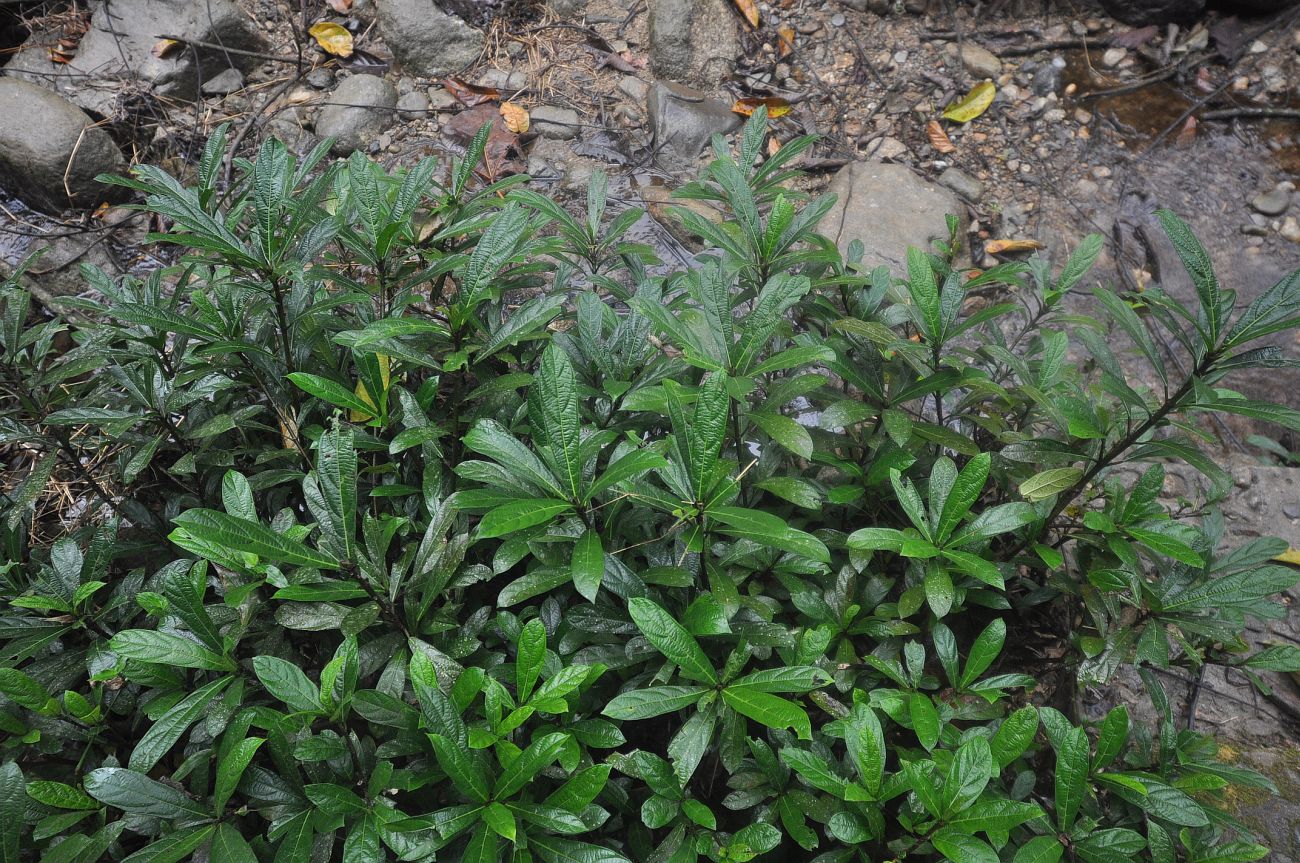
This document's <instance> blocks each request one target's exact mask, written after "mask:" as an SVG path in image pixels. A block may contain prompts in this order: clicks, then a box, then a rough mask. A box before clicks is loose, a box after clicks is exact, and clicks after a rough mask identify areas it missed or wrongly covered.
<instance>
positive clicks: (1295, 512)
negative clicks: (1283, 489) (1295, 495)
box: [1282, 503, 1300, 518]
mask: <svg viewBox="0 0 1300 863" xmlns="http://www.w3.org/2000/svg"><path fill="white" fill-rule="evenodd" d="M1282 514H1283V515H1284V516H1286V517H1287V518H1300V504H1297V503H1284V504H1282Z"/></svg>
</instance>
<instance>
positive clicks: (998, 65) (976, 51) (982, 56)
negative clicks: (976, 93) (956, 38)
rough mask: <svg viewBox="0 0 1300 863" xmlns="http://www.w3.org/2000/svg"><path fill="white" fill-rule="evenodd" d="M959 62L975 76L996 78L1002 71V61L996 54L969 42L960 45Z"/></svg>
mask: <svg viewBox="0 0 1300 863" xmlns="http://www.w3.org/2000/svg"><path fill="white" fill-rule="evenodd" d="M961 63H962V65H963V66H965V67H966V71H967V72H970V73H971V74H972V75H974V76H975V77H977V78H996V77H997V76H998V75H1000V74H1001V73H1002V61H1001V60H1000V59H998V56H997V55H996V54H994V53H993V52H992V51H990V50H988V49H987V48H982V47H980V46H979V45H975V44H973V43H971V42H967V43H966V44H964V45H962V46H961Z"/></svg>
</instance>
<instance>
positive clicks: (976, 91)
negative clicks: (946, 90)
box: [943, 81, 998, 123]
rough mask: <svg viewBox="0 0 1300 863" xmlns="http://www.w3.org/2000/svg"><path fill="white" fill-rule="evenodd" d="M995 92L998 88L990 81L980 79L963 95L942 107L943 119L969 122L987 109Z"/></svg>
mask: <svg viewBox="0 0 1300 863" xmlns="http://www.w3.org/2000/svg"><path fill="white" fill-rule="evenodd" d="M997 92H998V88H997V87H995V86H994V85H993V82H992V81H981V82H980V83H978V84H976V85H975V86H974V87H972V88H971V91H970V92H969V93H967V94H966V95H965V96H964V97H962V98H961V99H958V100H957V101H956V102H953V103H952V104H951V105H949V106H948V107H947V108H944V109H943V116H944V119H946V120H952V121H953V122H955V123H969V122H970V121H971V120H974V119H975V118H976V117H978V116H979V115H980V114H983V113H984V112H985V111H987V110H988V107H989V105H992V104H993V97H994V96H996V95H997Z"/></svg>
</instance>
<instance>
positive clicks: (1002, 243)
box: [984, 240, 1043, 255]
mask: <svg viewBox="0 0 1300 863" xmlns="http://www.w3.org/2000/svg"><path fill="white" fill-rule="evenodd" d="M1041 248H1043V244H1042V243H1040V242H1038V241H1037V240H989V241H988V242H987V243H985V244H984V253H985V254H987V255H1011V254H1015V253H1016V252H1032V251H1035V250H1037V249H1041Z"/></svg>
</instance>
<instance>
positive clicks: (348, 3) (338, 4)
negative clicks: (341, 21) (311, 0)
mask: <svg viewBox="0 0 1300 863" xmlns="http://www.w3.org/2000/svg"><path fill="white" fill-rule="evenodd" d="M325 2H326V3H328V4H329V7H330V8H331V9H333V10H334V11H335V12H337V13H339V14H340V15H346V14H347V13H348V12H350V11H352V0H325Z"/></svg>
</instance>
